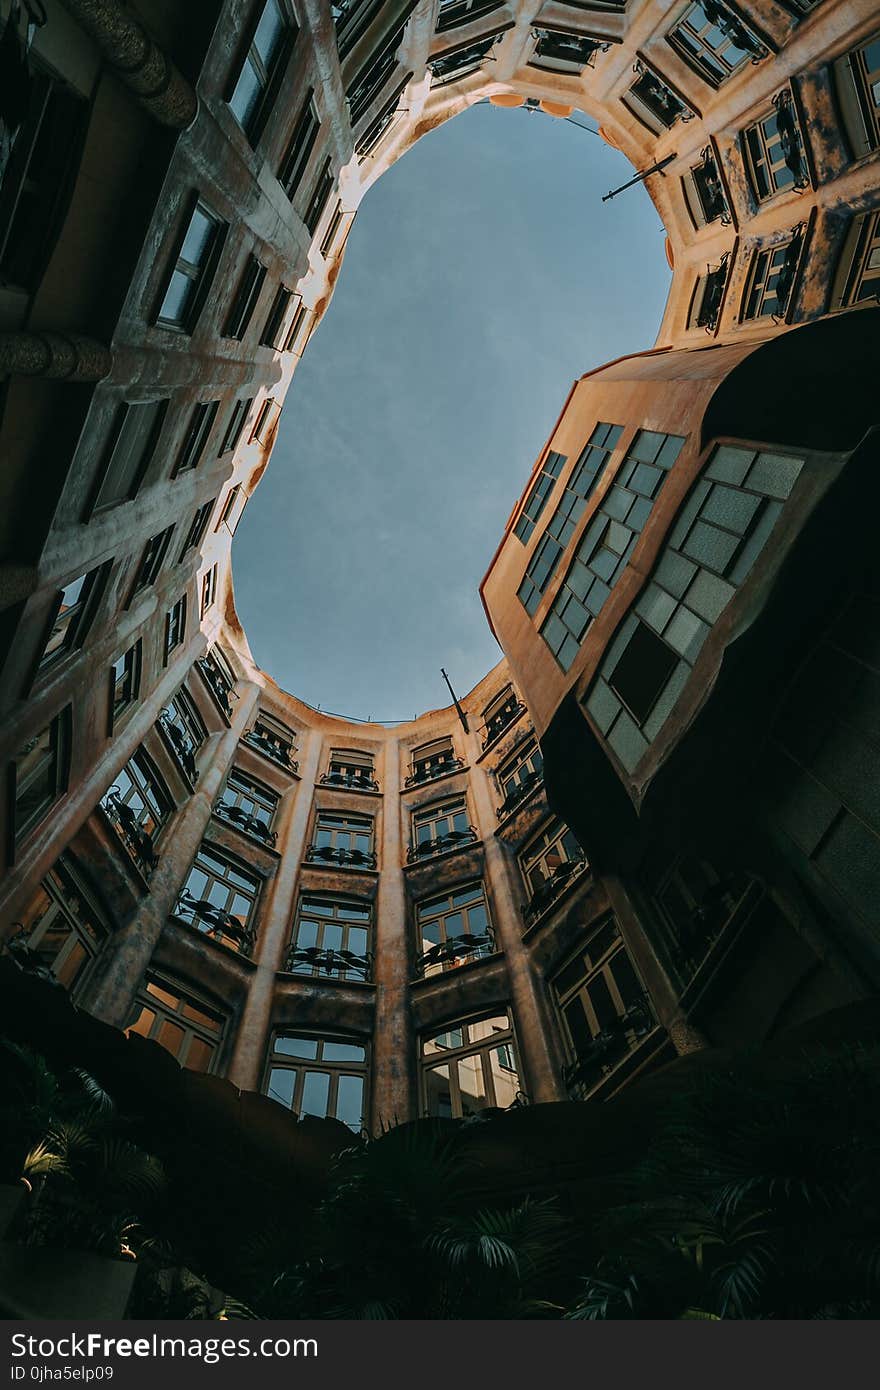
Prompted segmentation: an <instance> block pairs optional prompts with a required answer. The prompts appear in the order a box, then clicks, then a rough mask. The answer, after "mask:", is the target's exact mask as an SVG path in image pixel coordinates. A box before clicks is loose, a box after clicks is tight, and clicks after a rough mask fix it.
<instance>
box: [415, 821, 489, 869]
mask: <svg viewBox="0 0 880 1390" xmlns="http://www.w3.org/2000/svg"><path fill="white" fill-rule="evenodd" d="M476 839H477V832H476V830H475V829H474V827H473V826H472V825H469V826H468V828H467V830H450V831H449V833H448V834H447V835H437V836H435V837H434V839H433V840H422V841H420V843H419V844H417V845H410V847H409V849H408V850H407V852H406V859H407V863H408V864H412V863H414V862H416V861H418V860H421V859H430V858H431V856H432V855H435V854H445V853H446V851H447V850H451V849H460V848H462V846H464V845H470V844H473V843H474V841H475V840H476Z"/></svg>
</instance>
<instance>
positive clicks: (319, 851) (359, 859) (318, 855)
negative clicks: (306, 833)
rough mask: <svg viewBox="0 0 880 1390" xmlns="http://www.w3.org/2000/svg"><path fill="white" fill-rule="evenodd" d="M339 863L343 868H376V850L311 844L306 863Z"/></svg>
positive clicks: (307, 851)
mask: <svg viewBox="0 0 880 1390" xmlns="http://www.w3.org/2000/svg"><path fill="white" fill-rule="evenodd" d="M316 861H318V862H320V863H322V864H338V865H339V867H340V868H341V869H375V868H376V866H377V864H378V860H377V859H376V853H375V850H363V849H343V848H342V846H341V845H309V847H308V849H307V850H306V863H307V864H314V863H315V862H316Z"/></svg>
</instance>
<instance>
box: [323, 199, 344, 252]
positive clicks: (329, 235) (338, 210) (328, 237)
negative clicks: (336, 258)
mask: <svg viewBox="0 0 880 1390" xmlns="http://www.w3.org/2000/svg"><path fill="white" fill-rule="evenodd" d="M342 217H343V212H342V204H341V203H337V204H336V207H335V209H334V211H333V216H332V217H331V218H330V221H329V222H328V223H327V230H326V232H325V233H324V238H323V240H322V242H321V255H322V256H326V255H328V254H329V252H330V248H331V246H332V245H333V243H334V241H335V240H336V233H337V232H338V231H339V228H340V226H341V224H342Z"/></svg>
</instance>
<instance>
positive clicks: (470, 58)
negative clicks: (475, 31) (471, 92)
mask: <svg viewBox="0 0 880 1390" xmlns="http://www.w3.org/2000/svg"><path fill="white" fill-rule="evenodd" d="M500 37H501V35H500V34H489V35H487V37H486V38H484V39H478V40H477V41H476V43H469V44H467V45H466V46H465V47H464V48H456V49H454V50H453V52H452V53H441V54H440V55H439V57H437V58H429V60H428V70H429V71H430V73H431V76H432V79H433V80H432V82H431V86H432V87H438V86H440V85H442V84H443V83H446V82H457V81H458V79H459V78H460V77H467V75H468V74H469V73H472V72H476V71H477V70H478V68H480V67H481V66H482V64H483V60H484V59H485V58H488V56H489V54H490V53H491V51H492V49H493V48H494V47H495V44H496V42H497V41H498V39H499V38H500Z"/></svg>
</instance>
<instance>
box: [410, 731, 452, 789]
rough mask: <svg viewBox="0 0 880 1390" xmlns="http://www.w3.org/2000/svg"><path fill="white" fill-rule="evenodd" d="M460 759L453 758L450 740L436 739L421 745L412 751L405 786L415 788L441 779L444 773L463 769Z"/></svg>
mask: <svg viewBox="0 0 880 1390" xmlns="http://www.w3.org/2000/svg"><path fill="white" fill-rule="evenodd" d="M463 767H464V763H463V762H462V760H461V758H457V757H456V756H455V751H454V749H453V747H452V739H451V738H437V739H434V740H433V742H431V743H423V744H422V745H421V747H419V748H414V749H413V755H412V772H411V774H410V776H409V777H407V779H406V786H408V787H412V786H417V785H418V784H419V783H420V782H430V781H432V780H433V779H434V778H435V777H442V776H443V774H444V773H446V772H455V771H456V770H458V769H460V768H463Z"/></svg>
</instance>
